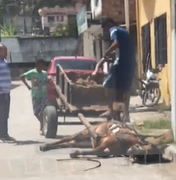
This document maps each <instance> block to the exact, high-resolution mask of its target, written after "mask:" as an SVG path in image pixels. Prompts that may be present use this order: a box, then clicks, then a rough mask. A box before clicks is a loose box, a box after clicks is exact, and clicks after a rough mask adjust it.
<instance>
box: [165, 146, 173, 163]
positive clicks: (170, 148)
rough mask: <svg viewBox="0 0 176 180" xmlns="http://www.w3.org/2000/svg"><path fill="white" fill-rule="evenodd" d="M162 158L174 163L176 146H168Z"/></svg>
mask: <svg viewBox="0 0 176 180" xmlns="http://www.w3.org/2000/svg"><path fill="white" fill-rule="evenodd" d="M163 156H164V158H167V159H169V160H171V161H173V162H175V163H176V144H170V145H169V146H168V147H167V148H166V149H165V150H164V153H163Z"/></svg>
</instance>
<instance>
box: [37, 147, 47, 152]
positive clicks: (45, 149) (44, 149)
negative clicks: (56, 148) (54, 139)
mask: <svg viewBox="0 0 176 180" xmlns="http://www.w3.org/2000/svg"><path fill="white" fill-rule="evenodd" d="M39 149H40V151H42V152H45V151H47V150H48V148H47V147H46V146H40V147H39Z"/></svg>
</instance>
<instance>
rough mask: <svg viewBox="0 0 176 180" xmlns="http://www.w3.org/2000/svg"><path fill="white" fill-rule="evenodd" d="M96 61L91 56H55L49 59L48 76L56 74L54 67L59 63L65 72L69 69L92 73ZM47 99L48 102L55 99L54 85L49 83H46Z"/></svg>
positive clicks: (51, 76)
mask: <svg viewBox="0 0 176 180" xmlns="http://www.w3.org/2000/svg"><path fill="white" fill-rule="evenodd" d="M96 63H97V61H96V60H95V59H93V58H88V57H82V56H64V57H55V58H54V59H53V60H51V63H50V66H49V68H48V71H47V73H48V78H53V77H55V76H56V67H57V65H60V66H61V67H62V68H63V70H64V71H65V72H66V73H67V72H70V71H74V72H78V73H79V74H80V73H84V74H85V73H89V74H90V73H92V72H93V70H94V69H95V66H96ZM47 91H48V100H49V101H50V102H55V100H56V95H57V93H56V91H55V88H54V85H52V84H51V83H50V84H49V85H48V88H47Z"/></svg>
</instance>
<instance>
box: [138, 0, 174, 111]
mask: <svg viewBox="0 0 176 180" xmlns="http://www.w3.org/2000/svg"><path fill="white" fill-rule="evenodd" d="M136 12H137V13H136V18H137V34H138V59H139V60H138V72H139V76H140V77H142V73H143V72H144V71H145V64H146V63H147V62H146V60H147V57H148V55H149V59H150V60H151V66H152V68H156V67H157V66H158V65H162V66H163V68H162V71H161V72H160V73H159V78H160V79H161V81H160V89H161V97H162V100H163V103H162V105H163V106H161V108H162V107H163V108H165V107H169V106H170V101H171V73H170V72H171V53H172V52H171V49H172V48H171V17H172V16H171V1H168V0H162V5H161V0H142V1H141V0H136Z"/></svg>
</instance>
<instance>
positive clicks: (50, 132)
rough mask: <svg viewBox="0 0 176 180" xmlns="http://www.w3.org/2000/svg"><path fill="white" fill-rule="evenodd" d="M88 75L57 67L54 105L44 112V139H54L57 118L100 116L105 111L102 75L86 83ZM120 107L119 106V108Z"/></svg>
mask: <svg viewBox="0 0 176 180" xmlns="http://www.w3.org/2000/svg"><path fill="white" fill-rule="evenodd" d="M89 76H90V73H86V71H85V73H79V72H76V71H74V70H73V71H67V72H65V71H64V70H63V69H62V67H61V66H60V65H58V66H57V71H56V78H55V80H54V86H55V90H56V94H57V98H56V105H55V106H49V107H47V108H46V111H45V112H44V134H45V137H55V136H56V133H57V124H58V121H57V119H58V116H63V117H64V122H65V117H66V116H69V115H72V116H73V115H76V116H77V115H78V113H84V114H86V113H88V114H101V113H102V112H104V111H106V110H107V103H106V97H105V89H104V87H103V85H102V83H103V78H104V75H103V73H99V74H98V75H97V77H96V78H95V79H94V80H90V81H89V82H88V80H87V79H88V77H89ZM119 107H120V106H119Z"/></svg>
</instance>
